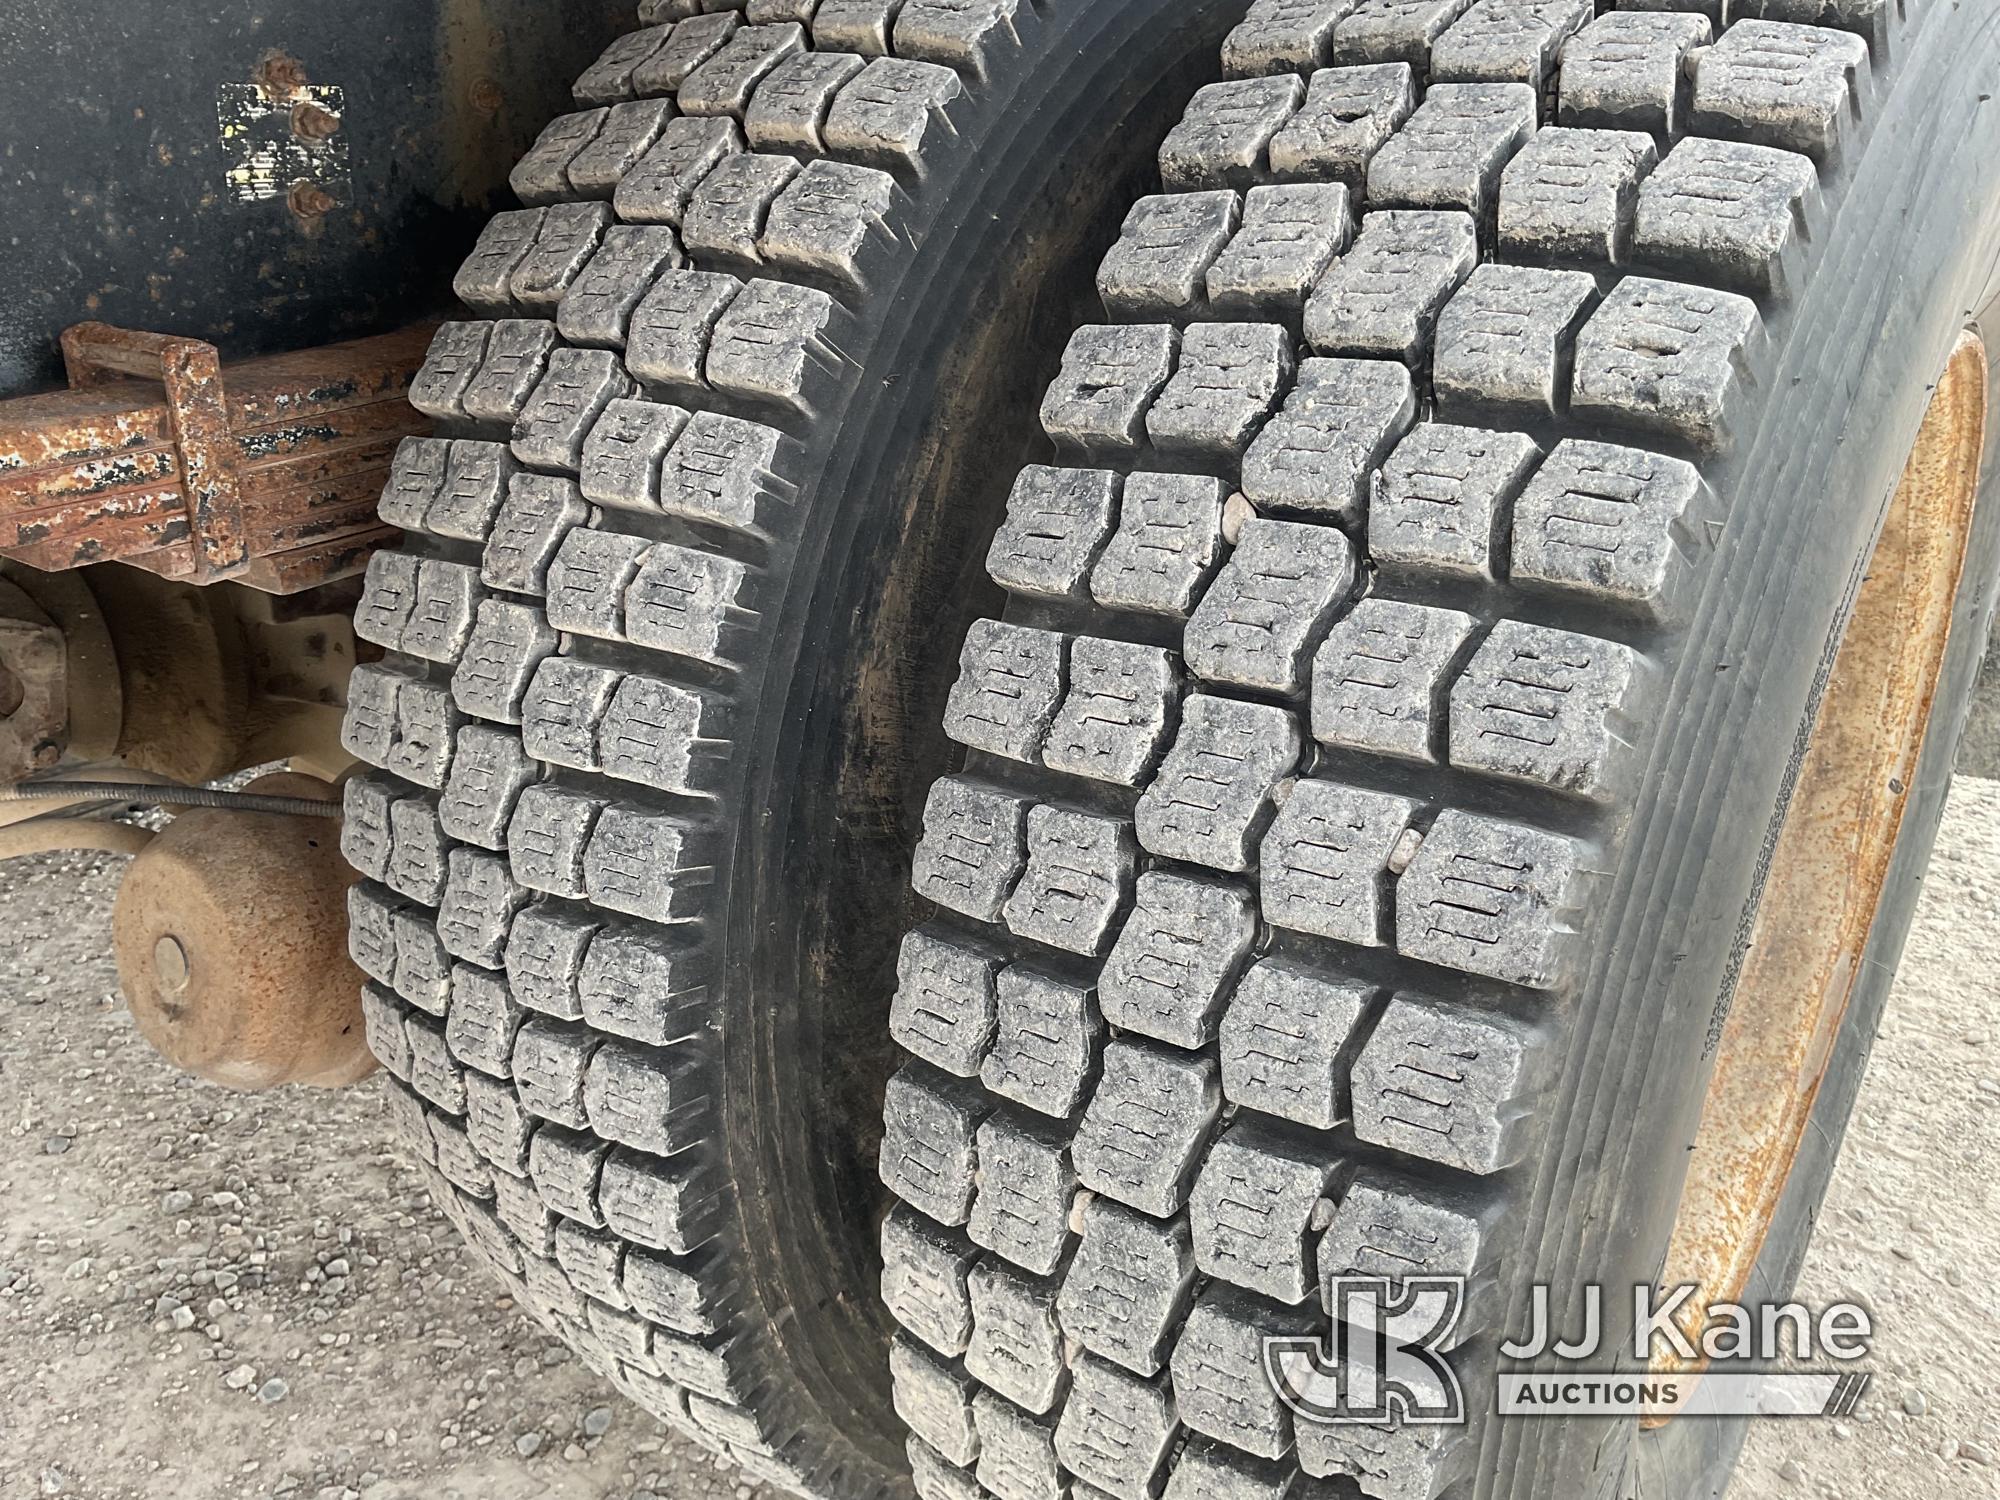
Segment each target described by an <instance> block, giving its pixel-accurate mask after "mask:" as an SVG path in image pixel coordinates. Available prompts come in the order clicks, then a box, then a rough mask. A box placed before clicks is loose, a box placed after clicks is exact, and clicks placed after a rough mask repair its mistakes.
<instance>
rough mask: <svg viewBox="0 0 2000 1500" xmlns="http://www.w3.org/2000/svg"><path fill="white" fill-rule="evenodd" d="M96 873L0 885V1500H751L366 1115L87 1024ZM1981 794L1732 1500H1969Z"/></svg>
mask: <svg viewBox="0 0 2000 1500" xmlns="http://www.w3.org/2000/svg"><path fill="white" fill-rule="evenodd" d="M118 863H119V862H118V861H117V860H116V859H115V858H113V857H110V856H67V857H50V858H44V859H38V860H27V861H21V862H18V863H15V864H12V865H10V866H8V868H7V869H6V871H5V880H4V885H0V1100H4V1101H5V1102H4V1104H0V1121H4V1130H0V1203H4V1204H5V1205H6V1209H5V1219H4V1222H0V1392H4V1393H5V1394H4V1395H0V1401H4V1402H5V1407H4V1410H5V1412H6V1416H5V1419H4V1421H0V1429H4V1430H5V1432H6V1433H7V1434H8V1438H7V1441H5V1442H4V1443H0V1496H7V1497H13V1496H33V1495H65V1496H81V1497H91V1500H128V1497H129V1500H139V1497H145V1500H196V1497H204V1496H232V1497H233V1496H267V1495H272V1496H290V1497H296V1500H355V1497H357V1496H366V1497H368V1500H404V1497H408V1500H418V1497H422V1500H452V1497H464V1500H474V1497H477V1500H530V1497H535V1500H570V1497H576V1500H582V1497H591V1500H633V1497H643V1496H658V1497H660V1500H716V1497H724V1496H728V1497H735V1500H753V1497H760V1500H761V1497H762V1496H764V1495H765V1494H767V1493H769V1492H766V1491H762V1490H760V1489H758V1488H757V1487H755V1486H751V1485H748V1484H744V1483H741V1482H740V1481H739V1480H738V1478H737V1477H736V1475H735V1474H734V1473H733V1472H732V1471H728V1470H725V1469H720V1468H718V1467H717V1465H716V1463H715V1461H714V1460H713V1459H711V1458H709V1457H708V1456H707V1455H706V1454H704V1453H702V1452H701V1451H700V1450H698V1449H695V1448H692V1447H689V1446H687V1445H684V1444H681V1443H679V1442H677V1441H675V1440H673V1439H672V1438H670V1437H667V1436H665V1435H664V1434H663V1432H662V1431H661V1429H659V1428H658V1427H657V1426H656V1425H655V1424H654V1423H653V1422H652V1421H651V1419H650V1418H647V1417H645V1416H644V1415H643V1414H641V1413H640V1412H639V1411H637V1410H636V1409H635V1408H632V1407H630V1406H628V1405H626V1404H625V1403H624V1402H623V1401H622V1400H621V1399H620V1398H619V1397H617V1396H616V1395H615V1393H613V1392H612V1391H611V1390H610V1389H608V1388H607V1387H606V1386H605V1385H604V1384H603V1382H601V1381H600V1380H598V1379H597V1377H596V1376H594V1375H592V1374H591V1373H590V1372H589V1371H588V1370H586V1369H584V1368H583V1367H582V1366H581V1365H580V1364H578V1363H577V1362H576V1361H574V1360H573V1359H571V1358H570V1357H569V1353H568V1351H567V1350H566V1349H564V1348H562V1347H561V1346H560V1345H558V1344H556V1343H555V1342H554V1341H552V1340H551V1339H549V1338H548V1337H547V1336H546V1335H544V1334H543V1333H541V1332H540V1331H539V1330H538V1329H537V1328H536V1327H535V1325H534V1324H532V1323H531V1322H530V1321H529V1320H528V1318H527V1317H526V1316H525V1315H524V1314H522V1313H521V1312H520V1311H519V1310H517V1309H516V1308H515V1307H514V1306H513V1304H512V1303H511V1302H510V1301H509V1300H508V1299H507V1298H504V1297H500V1296H497V1295H496V1294H495V1291H494V1289H493V1288H492V1287H491V1286H489V1285H488V1283H487V1282H486V1281H485V1279H484V1278H483V1277H482V1276H481V1275H480V1274H479V1273H478V1270H477V1268H476V1267H475V1266H474V1265H473V1264H472V1263H471V1262H470V1261H469V1260H468V1258H467V1257H466V1256H465V1255H464V1254H463V1253H462V1252H461V1250H460V1249H459V1247H458V1244H457V1242H456V1239H455V1236H454V1233H453V1231H452V1230H451V1228H450V1227H449V1226H448V1225H447V1224H446V1223H445V1222H444V1221H443V1219H442V1218H441V1217H440V1216H439V1215H438V1213H437V1212H436V1211H435V1210H434V1209H433V1208H432V1207H431V1205H430V1201H429V1198H428V1196H427V1195H426V1194H425V1192H424V1190H423V1188H422V1186H421V1184H420V1181H419V1179H418V1178H417V1176H416V1174H415V1173H414V1172H412V1171H411V1170H409V1169H408V1168H406V1167H405V1166H404V1165H403V1164H402V1163H401V1162H400V1161H399V1160H398V1158H397V1156H396V1154H395V1152H394V1151H393V1150H392V1149H391V1147H390V1144H389V1138H388V1134H387V1129H386V1122H385V1120H384V1119H383V1116H382V1112H381V1109H380V1108H379V1096H378V1094H377V1092H376V1088H377V1085H374V1084H370V1085H364V1086H362V1087H359V1088H355V1089H350V1090H347V1091H345V1092H341V1093H335V1094H318V1093H305V1092H281V1093H277V1094H265V1095H239V1094H230V1093H226V1092H224V1091H222V1090H219V1089H215V1088H212V1087H209V1086H207V1085H204V1084H200V1083H197V1082H195V1081H194V1080H192V1079H189V1078H185V1077H182V1076H180V1075H178V1074H176V1073H174V1072H173V1071H171V1070H170V1069H169V1068H168V1067H167V1066H166V1064H165V1063H163V1062H162V1061H160V1060H159V1059H158V1058H157V1057H155V1056H154V1054H153V1053H152V1052H151V1051H150V1050H149V1049H148V1048H147V1046H146V1045H145V1043H144V1042H143V1041H141V1040H140V1039H139V1037H138V1035H137V1033H136V1032H134V1031H133V1029H132V1028H131V1026H130V1025H129V1024H128V1022H127V1021H126V1019H125V1016H124V1012H123V1010H122V1009H121V1007H120V1004H119V1001H118V999H117V994H116V989H117V983H116V976H115V974H114V972H113V969H112V965H111V960H110V957H109V954H108V922H109V914H110V908H111V898H112V895H113V893H114V891H115V889H116V884H117V877H118ZM1996 902H2000V785H1996V784H1995V783H1991V782H1983V781H1974V780H1964V781H1961V782H1960V784H1959V786H1958V788H1957V790H1956V791H1955V792H1954V794H1953V800H1952V806H1951V811H1950V813H1949V815H1948V817H1947V819H1946V823H1945V829H1944V835H1943V838H1942V840H1941V842H1940V847H1939V851H1938V858H1937V861H1936V863H1935V865H1934V866H1933V871H1932V876H1931V881H1930V888H1929V891H1928V892H1927V895H1926V898H1925V903H1924V907H1923V910H1922V913H1921V915H1920V917H1919V926H1918V930H1917V931H1916V933H1915V935H1914V936H1913V938H1912V940H1911V944H1910V952H1909V957H1908V959H1907V960H1906V962H1905V966H1904V974H1903V978H1902V981H1901V983H1900V984H1899V987H1898V992H1897V995H1896V998H1895V1000H1894V1002H1893V1004H1892V1006H1891V1008H1890V1013H1889V1020H1888V1023H1887V1025H1886V1027H1885V1029H1884V1031H1883V1035H1882V1040H1881V1043H1880V1045H1879V1047H1878V1049H1877V1053H1876V1061H1875V1066H1874V1068H1873V1069H1872V1071H1871V1074H1870V1077H1869V1080H1868V1083H1867V1086H1866V1088H1865V1089H1864V1091H1863V1094H1862V1099H1861V1104H1860V1113H1859V1117H1858V1119H1857V1122H1856V1125H1855V1128H1854V1130H1853V1132H1852V1133H1851V1135H1850V1137H1849V1145H1848V1150H1847V1153H1846V1155H1845V1157H1844V1159H1843V1161H1842V1163H1841V1165H1840V1169H1839V1172H1838V1175H1837V1176H1836V1178H1835V1183H1834V1189H1833V1198H1832V1201H1831V1202H1830V1203H1829V1205H1828V1208H1827V1212H1826V1215H1825V1219H1824V1222H1823V1224H1822V1227H1821V1231H1820V1234H1819V1236H1818V1239H1817V1241H1816V1243H1815V1245H1814V1248H1813V1254H1812V1259H1811V1261H1810V1263H1809V1265H1808V1268H1807V1272H1806V1278H1805V1287H1804V1295H1805V1296H1806V1297H1808V1298H1810V1299H1819V1300H1831V1299H1834V1298H1841V1297H1858V1298H1860V1299H1862V1300H1865V1301H1867V1302H1869V1303H1870V1305H1872V1306H1873V1308H1874V1309H1875V1312H1876V1319H1877V1328H1878V1339H1877V1351H1876V1352H1877V1359H1876V1368H1877V1370H1878V1371H1879V1373H1878V1375H1877V1378H1876V1385H1875V1389H1874V1391H1873V1392H1872V1393H1871V1395H1870V1397H1869V1399H1868V1401H1867V1402H1865V1403H1864V1405H1863V1407H1862V1409H1861V1410H1860V1411H1859V1412H1857V1413H1856V1416H1855V1419H1854V1420H1853V1421H1851V1422H1844V1423H1838V1424H1835V1423H1821V1422H1791V1423H1766V1424H1764V1425H1763V1426H1762V1427H1761V1428H1760V1429H1759V1430H1758V1431H1757V1432H1756V1433H1755V1434H1754V1435H1753V1438H1752V1441H1751V1445H1750V1448H1749V1450H1748V1452H1747V1454H1746V1457H1745V1461H1744V1465H1743V1469H1742V1472H1741V1475H1740V1477H1739V1479H1738V1481H1737V1484H1736V1487H1735V1489H1734V1490H1733V1491H1732V1492H1731V1500H1766V1497H1770V1500H1785V1497H1790V1496H1807V1495H1814V1496H1822V1497H1826V1500H1862V1497H1876V1500H1945V1497H1955V1496H1960V1495H1968V1496H1974V1495H1978V1496H1986V1495H2000V1470H1996V1469H1995V1468H1994V1467H1993V1464H1994V1460H1995V1456H1996V1455H2000V1400H1996V1396H1995V1391H1996V1389H2000V1356H1996V1354H1995V1352H1994V1351H1993V1350H1992V1349H1991V1348H1990V1347H1988V1346H1987V1345H1986V1344H1985V1343H1984V1342H1982V1337H1983V1336H1984V1335H1985V1334H1986V1333H1987V1331H1988V1330H1991V1329H1992V1328H1993V1327H1994V1326H1996V1321H2000V1293H1996V1291H1995V1288H1994V1286H1993V1284H1992V1283H1991V1282H1990V1281H1989V1279H1988V1278H1987V1276H1986V1275H1985V1274H1984V1270H1985V1267H1986V1266H1987V1265H1988V1264H1990V1261H1991V1252H1992V1248H1993V1247H1994V1246H1995V1245H1996V1244H2000V1202H1996V1199H1995V1189H1994V1183H1995V1182H1996V1180H1997V1179H2000V1138H1996V1132H1995V1122H1996V1120H2000V1053H1996V1048H1995V1044H1994V1043H1993V1042H1992V1041H1991V1040H1990V1039H1989V1030H1988V1028H1989V1027H1991V1026H1992V1025H1993V1024H1994V1020H1993V1017H1992V1016H1991V1014H1990V1011H1991V1009H1992V1007H1991V1004H1990V999H1991V994H1992V983H1993V975H1994V973H1995V972H1996V971H2000V931H1996V924H1995V921H1994V916H1995V908H1996Z"/></svg>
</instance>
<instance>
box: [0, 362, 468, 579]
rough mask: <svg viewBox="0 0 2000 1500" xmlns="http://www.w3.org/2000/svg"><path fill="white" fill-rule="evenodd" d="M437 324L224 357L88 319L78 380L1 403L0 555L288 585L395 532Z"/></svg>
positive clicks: (355, 564)
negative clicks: (392, 508) (393, 468)
mask: <svg viewBox="0 0 2000 1500" xmlns="http://www.w3.org/2000/svg"><path fill="white" fill-rule="evenodd" d="M430 334H431V329H430V327H428V326H422V327H416V328H410V329H405V330H403V331H401V332H398V333H392V334H384V335H382V336H380V337H378V338H370V339H357V340H354V341H353V342H350V343H344V344H331V345H327V346H326V347H324V348H319V349H305V350H300V351H297V352H295V353H291V354H276V355H268V356H264V357H262V358H257V359H248V360H243V361H241V362H239V363H234V364H230V365H226V366H225V365H224V364H223V362H222V358H221V355H220V354H219V353H218V351H217V350H216V348H215V346H214V345H212V344H206V343H203V342H202V341H200V340H199V339H189V338H180V337H176V336H174V335H171V334H158V333H141V332H134V331H132V330H129V329H121V328H113V327H111V326H109V325H107V324H103V323H80V324H77V325H76V326H74V327H72V328H70V329H68V330H67V331H66V332H65V333H64V334H63V339H62V346H63V357H64V361H65V363H66V365H67V368H68V374H69V381H70V385H69V389H67V390H63V391H51V392H48V393H46V394H43V395H36V396H23V397H19V398H16V399H15V400H12V401H4V402H0V556H5V557H9V558H13V559H15V560H16V561H19V562H24V563H27V564H28V565H29V566H31V567H34V568H39V569H42V570H43V571H46V572H60V571H62V570H64V569H67V568H73V567H80V566H83V565H85V564H88V563H97V562H122V563H128V564H131V565H133V566H135V567H141V568H145V569H147V570H149V571H151V572H154V573H158V574H160V575H161V576H163V577H167V578H174V579H179V580H182V581H185V582H190V583H199V584H206V583H213V582H216V581H219V580H222V579H235V580H236V581H238V582H240V583H243V584H246V585H248V586H249V587H251V588H255V589H260V590H263V591H264V592H267V593H277V594H289V593H297V592H299V591H301V590H304V589H309V588H313V587H315V586H317V585H319V584H322V583H325V582H328V581H329V580H332V579H336V578H342V577H347V576H349V575H351V574H354V573H357V572H359V571H360V570H361V569H362V568H363V567H365V566H366V565H367V561H368V556H369V554H370V553H371V552H372V551H373V550H374V549H375V548H376V547H377V546H379V545H381V544H382V543H383V542H385V541H388V540H390V539H391V538H393V537H394V535H395V532H394V531H393V530H392V529H391V528H389V527H386V526H383V525H382V524H381V522H380V521H379V519H378V518H377V516H376V513H375V506H376V501H377V500H378V498H379V497H380V495H381V492H382V488H383V485H384V484H385V483H386V482H387V480H388V477H389V467H390V462H391V459H392V457H393V455H394V452H395V448H396V444H397V443H398V442H399V441H400V440H401V439H402V438H404V437H406V436H409V435H411V434H413V433H420V432H424V431H427V430H428V424H427V423H426V422H425V420H424V419H423V418H422V417H421V416H420V415H419V414H418V413H417V412H416V411H415V410H414V409H412V408H411V407H410V405H409V403H408V401H407V399H406V395H407V392H408V390H409V383H410V379H411V377H412V376H413V375H414V374H415V373H416V371H417V369H418V367H419V366H420V365H421V364H422V363H423V357H424V351H425V349H426V347H427V346H428V344H429V342H430Z"/></svg>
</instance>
